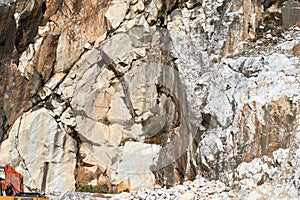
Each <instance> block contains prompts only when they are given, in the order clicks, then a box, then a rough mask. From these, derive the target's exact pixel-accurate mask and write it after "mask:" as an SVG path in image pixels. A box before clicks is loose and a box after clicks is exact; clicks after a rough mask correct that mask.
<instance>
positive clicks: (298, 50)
mask: <svg viewBox="0 0 300 200" xmlns="http://www.w3.org/2000/svg"><path fill="white" fill-rule="evenodd" d="M292 52H293V55H294V56H295V57H297V56H300V44H297V45H295V46H294V47H293V49H292Z"/></svg>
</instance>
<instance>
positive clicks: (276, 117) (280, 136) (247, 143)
mask: <svg viewBox="0 0 300 200" xmlns="http://www.w3.org/2000/svg"><path fill="white" fill-rule="evenodd" d="M250 107H251V108H255V109H251V108H250ZM297 113H298V114H297ZM297 115H299V107H298V106H297V103H296V102H292V101H290V100H289V99H288V98H287V97H282V98H280V99H278V100H276V101H272V102H271V103H269V104H267V105H263V106H261V105H257V103H256V102H253V103H252V105H249V106H248V105H245V106H244V109H243V112H242V117H241V119H240V129H241V133H242V135H240V136H239V144H241V145H240V147H239V149H240V157H241V159H242V161H244V162H250V161H251V160H252V159H254V158H257V157H261V156H264V155H267V156H269V157H272V153H273V152H274V151H276V150H277V149H279V148H287V147H288V145H289V143H290V141H291V139H292V138H293V137H294V135H293V133H294V132H296V131H295V130H296V128H297V125H296V124H297V120H296V117H297Z"/></svg>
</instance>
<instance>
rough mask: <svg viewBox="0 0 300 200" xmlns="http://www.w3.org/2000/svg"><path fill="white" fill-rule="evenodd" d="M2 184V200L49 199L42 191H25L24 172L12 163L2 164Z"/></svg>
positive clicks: (0, 189) (0, 170)
mask: <svg viewBox="0 0 300 200" xmlns="http://www.w3.org/2000/svg"><path fill="white" fill-rule="evenodd" d="M43 179H44V177H43ZM43 181H44V180H43ZM0 184H1V185H0V200H23V199H24V200H25V199H27V200H29V199H30V200H49V198H47V197H45V195H42V194H40V193H29V192H24V184H23V176H22V174H20V173H18V172H17V171H16V170H15V169H14V168H13V167H12V166H10V165H5V166H0Z"/></svg>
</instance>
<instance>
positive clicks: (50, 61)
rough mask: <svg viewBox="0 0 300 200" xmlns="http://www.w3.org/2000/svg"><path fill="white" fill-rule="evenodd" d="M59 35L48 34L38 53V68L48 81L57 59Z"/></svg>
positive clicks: (44, 79)
mask: <svg viewBox="0 0 300 200" xmlns="http://www.w3.org/2000/svg"><path fill="white" fill-rule="evenodd" d="M57 39H58V37H57V36H54V35H51V34H49V35H47V36H46V37H45V39H44V41H43V43H42V45H41V47H40V49H39V51H38V52H37V53H36V69H37V71H38V73H39V74H40V75H41V77H42V78H43V81H44V82H46V81H47V80H48V79H49V78H50V76H51V73H52V71H53V67H54V64H55V60H56V48H57Z"/></svg>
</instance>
